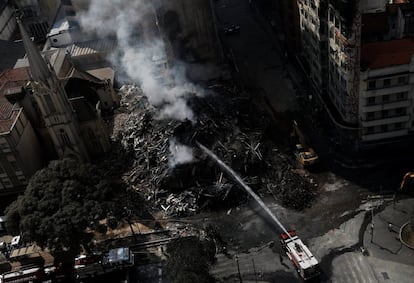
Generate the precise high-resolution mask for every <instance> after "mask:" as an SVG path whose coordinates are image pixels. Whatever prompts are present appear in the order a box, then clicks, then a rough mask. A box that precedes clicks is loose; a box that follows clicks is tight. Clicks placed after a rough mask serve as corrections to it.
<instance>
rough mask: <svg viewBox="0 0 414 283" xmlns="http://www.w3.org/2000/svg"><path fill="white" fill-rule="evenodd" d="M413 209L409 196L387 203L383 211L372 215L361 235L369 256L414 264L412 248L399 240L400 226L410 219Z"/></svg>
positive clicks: (412, 200)
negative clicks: (372, 217)
mask: <svg viewBox="0 0 414 283" xmlns="http://www.w3.org/2000/svg"><path fill="white" fill-rule="evenodd" d="M413 209H414V199H412V198H411V199H405V200H400V201H398V202H397V203H395V205H393V204H391V205H388V206H387V207H386V208H385V209H384V210H383V211H381V212H380V213H378V214H376V215H374V219H373V221H372V222H369V223H368V225H367V228H366V230H365V232H364V237H363V245H364V247H365V249H366V250H367V251H368V253H369V255H370V256H372V257H376V258H381V259H382V260H386V261H391V262H394V263H401V264H406V265H412V266H414V250H412V249H410V248H408V247H406V246H405V245H403V244H402V243H401V242H400V240H399V232H400V228H401V226H402V225H403V224H405V223H407V222H408V221H409V220H410V213H411V211H412V210H413ZM372 224H373V225H372ZM389 224H391V225H389ZM413 270H414V267H413Z"/></svg>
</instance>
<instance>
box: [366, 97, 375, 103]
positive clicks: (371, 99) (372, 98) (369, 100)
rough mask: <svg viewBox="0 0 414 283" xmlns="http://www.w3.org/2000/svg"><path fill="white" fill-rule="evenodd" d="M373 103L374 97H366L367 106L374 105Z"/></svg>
mask: <svg viewBox="0 0 414 283" xmlns="http://www.w3.org/2000/svg"><path fill="white" fill-rule="evenodd" d="M374 103H375V97H373V96H372V97H368V100H367V104H368V105H371V104H374Z"/></svg>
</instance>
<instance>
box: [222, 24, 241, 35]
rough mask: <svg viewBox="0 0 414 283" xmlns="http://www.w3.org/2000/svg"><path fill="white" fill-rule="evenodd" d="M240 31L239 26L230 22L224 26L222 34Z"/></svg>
mask: <svg viewBox="0 0 414 283" xmlns="http://www.w3.org/2000/svg"><path fill="white" fill-rule="evenodd" d="M239 32H240V26H239V25H236V24H231V25H228V26H225V27H224V34H226V35H231V34H237V33H239Z"/></svg>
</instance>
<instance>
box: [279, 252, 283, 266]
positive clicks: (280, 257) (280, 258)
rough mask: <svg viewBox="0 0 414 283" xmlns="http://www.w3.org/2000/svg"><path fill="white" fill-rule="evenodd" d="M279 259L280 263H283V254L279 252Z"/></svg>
mask: <svg viewBox="0 0 414 283" xmlns="http://www.w3.org/2000/svg"><path fill="white" fill-rule="evenodd" d="M279 260H280V264H283V256H282V255H281V254H279Z"/></svg>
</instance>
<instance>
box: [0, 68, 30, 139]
mask: <svg viewBox="0 0 414 283" xmlns="http://www.w3.org/2000/svg"><path fill="white" fill-rule="evenodd" d="M29 79H30V71H29V68H20V69H12V70H7V71H3V72H2V73H0V134H1V133H5V132H8V131H10V130H11V129H12V127H13V125H14V123H15V121H16V120H17V118H18V117H19V114H20V110H21V108H20V107H17V106H16V105H14V104H13V103H11V102H10V101H9V100H7V98H6V95H8V94H11V93H16V92H21V91H22V89H23V86H25V85H26V83H27V82H28V81H29Z"/></svg>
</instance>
